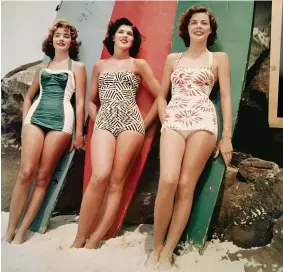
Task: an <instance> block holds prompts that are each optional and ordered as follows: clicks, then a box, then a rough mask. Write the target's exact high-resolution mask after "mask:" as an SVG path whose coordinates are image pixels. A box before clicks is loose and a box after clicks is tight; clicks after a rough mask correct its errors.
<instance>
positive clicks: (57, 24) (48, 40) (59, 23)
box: [42, 19, 81, 60]
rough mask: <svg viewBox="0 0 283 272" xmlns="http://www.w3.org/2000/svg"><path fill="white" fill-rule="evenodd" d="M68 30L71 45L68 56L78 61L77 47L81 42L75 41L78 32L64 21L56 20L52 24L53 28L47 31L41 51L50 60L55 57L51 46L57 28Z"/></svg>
mask: <svg viewBox="0 0 283 272" xmlns="http://www.w3.org/2000/svg"><path fill="white" fill-rule="evenodd" d="M61 27H63V28H65V29H70V33H71V39H72V41H71V45H70V48H69V56H70V58H71V59H73V60H78V55H79V47H80V46H81V42H80V41H78V40H77V37H78V30H77V29H76V28H75V27H74V26H73V25H71V24H70V23H69V22H68V21H67V20H65V19H58V20H56V21H55V22H54V24H53V26H52V27H51V28H50V29H49V33H48V36H47V38H46V39H45V40H44V41H43V43H42V51H43V52H44V53H45V54H46V55H47V56H48V57H50V58H51V59H53V58H54V56H55V49H54V46H53V35H54V33H55V31H56V30H57V29H58V28H61Z"/></svg>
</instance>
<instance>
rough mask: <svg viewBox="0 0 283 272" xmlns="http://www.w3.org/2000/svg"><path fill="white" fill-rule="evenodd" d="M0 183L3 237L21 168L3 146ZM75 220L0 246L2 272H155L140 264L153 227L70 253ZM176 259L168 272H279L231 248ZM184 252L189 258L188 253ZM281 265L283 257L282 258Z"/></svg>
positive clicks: (260, 255)
mask: <svg viewBox="0 0 283 272" xmlns="http://www.w3.org/2000/svg"><path fill="white" fill-rule="evenodd" d="M1 158H2V165H1V166H2V174H1V178H2V182H1V189H2V190H1V204H2V213H1V236H3V235H4V232H5V230H6V227H7V223H8V213H7V212H5V211H8V210H9V204H10V199H11V193H12V189H13V187H14V183H15V180H16V177H17V175H18V171H19V167H20V151H19V150H18V149H17V148H15V146H14V147H11V146H6V147H5V146H3V145H2V149H1ZM77 219H78V218H76V216H74V215H72V216H71V215H70V216H57V217H53V218H52V220H51V224H50V226H49V229H48V231H47V233H45V234H44V235H42V234H33V233H29V234H28V236H27V238H28V240H27V242H25V243H24V244H23V245H10V244H6V243H1V249H2V253H1V255H2V256H1V257H2V271H5V272H6V271H7V272H14V271H20V272H21V271H24V272H35V271H36V272H38V271H40V272H45V271H46V272H47V271H48V272H50V271H61V272H64V271H66V272H67V271H68V272H72V271H76V272H77V271H81V272H112V271H123V272H126V271H129V272H130V271H131V272H132V271H138V272H142V271H156V270H152V269H148V268H145V267H144V265H143V263H144V261H145V260H146V258H147V256H148V254H149V253H150V251H151V250H152V247H153V226H152V225H140V226H131V227H126V226H124V227H123V229H122V233H121V235H120V236H118V237H116V238H114V239H110V240H108V241H106V242H105V243H103V244H102V246H101V248H100V249H97V250H86V249H70V248H69V246H70V244H71V243H72V240H73V238H74V236H75V233H76V230H77ZM184 252H185V253H183V254H182V255H181V256H178V257H176V267H174V268H173V269H172V270H171V271H194V272H198V271H201V272H203V271H209V272H210V271H211V272H214V271H215V272H221V271H223V272H224V271H225V272H227V271H229V272H234V271H235V272H239V271H247V272H257V271H262V272H265V271H266V272H273V271H274V272H277V271H278V272H283V265H282V261H281V257H280V256H278V254H277V255H276V254H275V255H274V254H271V252H270V247H269V245H268V246H267V247H265V248H257V249H250V250H242V249H240V248H238V247H236V246H234V245H233V244H232V243H228V242H225V243H220V242H219V241H217V240H214V241H211V242H208V243H207V245H206V249H205V251H204V255H202V256H201V255H199V254H198V253H197V252H194V251H189V250H186V249H185V251H184ZM186 252H187V253H186ZM282 260H283V256H282Z"/></svg>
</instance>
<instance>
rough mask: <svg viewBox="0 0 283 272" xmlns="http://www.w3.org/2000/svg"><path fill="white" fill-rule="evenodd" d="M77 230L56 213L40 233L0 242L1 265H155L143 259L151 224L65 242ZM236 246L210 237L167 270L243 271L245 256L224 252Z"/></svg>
mask: <svg viewBox="0 0 283 272" xmlns="http://www.w3.org/2000/svg"><path fill="white" fill-rule="evenodd" d="M1 219H2V220H1V221H2V222H1V230H2V236H3V235H4V233H5V230H6V227H7V223H8V213H4V212H2V214H1ZM72 221H73V222H72ZM76 230H77V223H76V222H75V219H74V217H72V216H58V217H55V218H53V219H52V220H51V224H50V228H49V230H48V231H47V232H46V233H45V234H43V235H42V234H30V235H29V236H30V237H29V239H28V241H26V242H25V243H24V244H23V245H12V244H7V243H2V244H1V247H2V271H5V272H14V271H20V272H21V271H26V272H45V271H48V272H51V271H52V272H57V271H58V272H59V271H60V272H65V271H66V272H102V271H103V272H104V271H106V272H112V271H113V272H114V271H123V272H128V271H129V272H135V271H138V272H142V271H156V270H152V269H149V268H145V267H144V265H143V264H144V261H145V260H146V258H147V255H148V254H149V252H150V251H151V249H152V247H153V226H152V225H140V226H137V227H131V228H125V229H124V233H123V235H121V236H119V237H116V238H114V239H110V240H108V241H107V242H106V243H105V244H103V246H102V247H101V248H100V249H97V250H87V249H71V248H69V246H70V244H71V243H72V241H73V239H74V237H75V234H76ZM239 249H240V248H238V247H236V246H234V245H233V244H232V243H228V242H225V243H220V242H219V241H213V242H210V243H208V245H207V247H206V250H205V252H204V255H202V256H200V255H199V254H198V253H197V252H190V253H187V254H184V255H182V256H180V257H177V258H176V265H177V268H174V269H171V271H186V272H187V271H194V272H204V271H215V272H216V271H217V272H222V271H223V272H227V271H229V272H234V271H235V272H241V271H244V265H245V264H247V260H241V261H236V262H231V261H230V260H229V259H228V257H227V253H228V252H231V253H233V252H236V251H238V250H239ZM223 258H224V259H223ZM225 258H226V259H225Z"/></svg>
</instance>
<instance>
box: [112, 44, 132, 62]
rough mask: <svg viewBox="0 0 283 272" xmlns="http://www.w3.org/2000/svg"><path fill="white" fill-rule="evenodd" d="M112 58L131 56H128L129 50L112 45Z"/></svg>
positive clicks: (120, 58) (119, 58)
mask: <svg viewBox="0 0 283 272" xmlns="http://www.w3.org/2000/svg"><path fill="white" fill-rule="evenodd" d="M112 58H115V59H118V60H122V59H129V58H131V57H130V54H129V50H126V51H124V50H122V49H120V48H117V47H114V54H113V56H112Z"/></svg>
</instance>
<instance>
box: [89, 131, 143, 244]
mask: <svg viewBox="0 0 283 272" xmlns="http://www.w3.org/2000/svg"><path fill="white" fill-rule="evenodd" d="M143 140H144V136H143V135H142V134H140V133H138V132H135V131H125V132H123V133H121V134H120V135H119V136H118V139H117V145H116V152H115V157H114V164H113V170H112V173H111V179H110V184H109V189H108V194H107V198H106V201H105V206H103V210H102V211H101V217H99V220H98V222H97V224H96V227H95V230H94V232H93V234H92V235H91V237H90V239H89V240H88V242H87V243H86V245H85V247H86V248H96V246H97V243H98V242H99V241H100V240H101V239H102V237H103V236H104V235H105V233H106V232H107V231H108V229H109V228H110V227H111V225H112V223H113V222H114V220H115V217H116V215H117V211H118V209H119V205H120V200H121V197H122V192H123V186H124V182H125V179H126V175H127V173H128V170H129V168H130V167H129V166H130V165H131V164H132V162H133V161H134V158H135V157H136V156H137V153H138V152H139V151H140V149H141V147H142V144H143Z"/></svg>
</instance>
